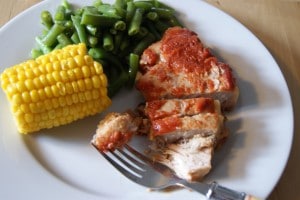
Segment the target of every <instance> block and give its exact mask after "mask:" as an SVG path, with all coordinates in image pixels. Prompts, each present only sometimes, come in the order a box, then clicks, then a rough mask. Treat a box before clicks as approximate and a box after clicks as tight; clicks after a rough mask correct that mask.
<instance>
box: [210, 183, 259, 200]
mask: <svg viewBox="0 0 300 200" xmlns="http://www.w3.org/2000/svg"><path fill="white" fill-rule="evenodd" d="M206 198H207V199H208V200H221V199H226V200H259V199H258V198H256V197H254V196H252V195H248V194H246V193H244V192H237V191H234V190H231V189H229V188H226V187H223V186H221V185H219V184H218V183H217V182H213V183H211V184H210V189H209V190H208V192H207V194H206Z"/></svg>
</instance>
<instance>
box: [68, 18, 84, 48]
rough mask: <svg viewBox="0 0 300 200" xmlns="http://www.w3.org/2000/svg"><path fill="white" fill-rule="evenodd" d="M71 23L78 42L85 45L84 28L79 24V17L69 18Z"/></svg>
mask: <svg viewBox="0 0 300 200" xmlns="http://www.w3.org/2000/svg"><path fill="white" fill-rule="evenodd" d="M71 19H72V22H73V24H74V26H75V29H76V32H77V34H78V37H79V41H80V42H82V43H85V44H86V43H87V35H86V32H85V28H84V26H83V25H82V24H81V23H80V17H79V16H71Z"/></svg>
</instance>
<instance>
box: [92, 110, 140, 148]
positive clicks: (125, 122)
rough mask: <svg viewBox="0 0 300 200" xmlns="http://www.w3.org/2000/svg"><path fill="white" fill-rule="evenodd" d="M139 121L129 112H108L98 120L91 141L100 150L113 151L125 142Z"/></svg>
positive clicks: (135, 130)
mask: <svg viewBox="0 0 300 200" xmlns="http://www.w3.org/2000/svg"><path fill="white" fill-rule="evenodd" d="M141 123H142V122H141V119H140V118H139V117H136V116H134V115H132V114H131V113H129V112H124V113H115V112H113V113H109V114H108V115H107V116H106V117H105V118H104V119H103V120H101V121H100V122H99V124H98V127H97V130H96V134H95V135H94V136H93V139H92V141H91V143H92V144H93V145H94V146H95V147H96V148H97V149H99V150H100V151H102V152H105V151H108V150H112V151H113V150H115V149H116V148H119V147H122V146H123V145H124V144H126V143H127V142H128V141H129V140H130V139H131V137H132V135H133V134H135V133H136V132H137V131H138V129H139V126H140V124H141Z"/></svg>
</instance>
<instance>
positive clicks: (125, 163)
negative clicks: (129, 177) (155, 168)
mask: <svg viewBox="0 0 300 200" xmlns="http://www.w3.org/2000/svg"><path fill="white" fill-rule="evenodd" d="M118 151H119V152H120V150H118ZM110 153H111V154H113V155H114V156H115V157H116V158H117V159H118V160H119V161H120V162H122V163H123V164H124V165H125V166H126V167H127V168H129V169H130V170H131V171H133V172H134V173H136V174H139V175H141V173H143V171H144V170H143V169H142V168H141V167H139V166H134V165H133V164H132V163H130V162H128V161H126V160H125V159H123V158H122V157H121V156H119V155H118V154H117V153H116V152H113V151H110ZM121 153H122V152H121ZM122 155H123V154H122ZM124 157H125V156H124ZM126 158H127V157H126ZM133 163H134V164H135V162H133ZM138 167H139V168H138Z"/></svg>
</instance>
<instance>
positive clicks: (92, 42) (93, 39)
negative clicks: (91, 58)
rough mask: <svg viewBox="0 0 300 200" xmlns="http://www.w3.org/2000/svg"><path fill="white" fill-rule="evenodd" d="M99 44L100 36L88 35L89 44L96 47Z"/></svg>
mask: <svg viewBox="0 0 300 200" xmlns="http://www.w3.org/2000/svg"><path fill="white" fill-rule="evenodd" d="M97 44H98V38H97V37H95V36H92V35H89V36H88V45H89V46H91V47H95V46H96V45H97Z"/></svg>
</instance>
